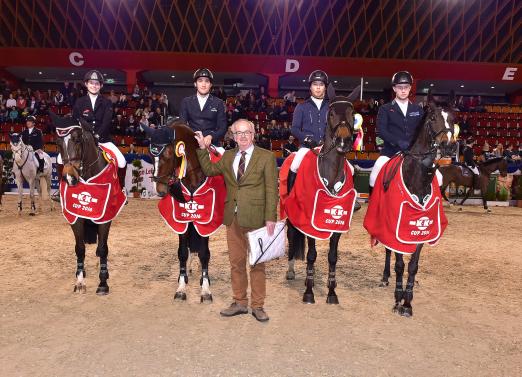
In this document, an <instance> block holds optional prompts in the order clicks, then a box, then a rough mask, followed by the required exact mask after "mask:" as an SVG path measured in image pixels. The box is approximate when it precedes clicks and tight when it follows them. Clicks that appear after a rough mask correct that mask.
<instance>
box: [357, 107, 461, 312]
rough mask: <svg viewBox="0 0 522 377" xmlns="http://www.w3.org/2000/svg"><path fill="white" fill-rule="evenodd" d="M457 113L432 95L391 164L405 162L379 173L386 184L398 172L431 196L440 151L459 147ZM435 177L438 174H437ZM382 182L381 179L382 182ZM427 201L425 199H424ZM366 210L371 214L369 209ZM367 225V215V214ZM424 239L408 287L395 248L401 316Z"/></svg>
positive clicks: (413, 189)
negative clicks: (406, 143) (409, 142)
mask: <svg viewBox="0 0 522 377" xmlns="http://www.w3.org/2000/svg"><path fill="white" fill-rule="evenodd" d="M453 120H454V115H453V111H452V108H451V107H449V106H444V105H441V106H438V105H437V104H436V103H435V102H434V101H433V99H432V98H431V97H429V102H428V107H427V111H426V112H425V114H424V117H423V120H422V122H421V126H419V128H418V130H417V134H416V135H415V137H414V141H413V143H412V145H411V146H410V148H409V150H407V151H404V152H400V153H399V154H397V155H396V156H394V157H393V158H392V159H391V160H390V162H389V163H388V164H390V163H391V162H393V161H394V159H397V158H401V157H402V158H403V162H402V165H399V164H395V166H393V165H392V164H390V165H389V166H390V168H388V167H387V165H385V166H384V167H383V169H382V170H381V172H380V173H379V176H381V175H382V176H383V179H382V182H384V186H385V187H386V186H387V185H388V184H389V183H390V181H391V180H392V179H393V177H394V176H395V175H396V174H400V175H401V176H402V178H403V182H404V186H405V187H406V189H407V190H408V191H409V193H410V194H412V195H415V196H416V197H417V198H421V199H420V200H424V199H422V198H429V197H431V195H432V194H434V193H432V191H431V190H432V187H433V188H437V186H433V185H432V182H433V181H434V177H435V171H436V169H437V165H436V164H435V159H436V157H437V154H438V152H440V154H441V155H442V156H451V155H453V154H454V153H455V151H456V140H455V137H454V135H455V128H454V124H453ZM435 180H436V178H435ZM382 182H381V183H382ZM376 199H377V198H375V199H374V198H373V197H370V204H369V205H370V206H371V205H372V200H376ZM426 200H428V199H426ZM424 204H426V203H424ZM369 212H370V208H369V209H368V212H367V214H366V217H368V213H369ZM365 227H366V218H365ZM423 245H424V243H418V244H417V246H416V248H415V251H414V252H413V253H411V259H410V261H409V263H408V279H407V283H406V289H404V288H403V274H404V268H405V263H404V258H403V254H402V253H401V252H397V251H395V252H394V253H395V273H396V286H395V305H394V307H393V311H394V312H395V313H398V314H399V315H401V316H405V317H411V316H412V315H413V309H412V306H411V302H412V300H413V287H414V284H415V276H416V274H417V272H418V267H419V259H420V253H421V250H422V247H423ZM385 249H386V258H385V266H384V272H383V277H382V281H381V284H380V285H381V286H387V285H388V279H389V277H390V259H391V253H392V250H391V249H390V248H388V247H386V248H385Z"/></svg>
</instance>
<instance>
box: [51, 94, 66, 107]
mask: <svg viewBox="0 0 522 377" xmlns="http://www.w3.org/2000/svg"><path fill="white" fill-rule="evenodd" d="M52 100H53V105H55V106H62V105H63V100H64V98H63V94H62V92H60V91H56V93H55V94H54V96H53V97H52Z"/></svg>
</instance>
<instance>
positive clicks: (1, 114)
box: [0, 105, 9, 123]
mask: <svg viewBox="0 0 522 377" xmlns="http://www.w3.org/2000/svg"><path fill="white" fill-rule="evenodd" d="M8 113H9V112H8V111H7V107H5V105H0V123H5V122H7V117H8V115H9V114H8Z"/></svg>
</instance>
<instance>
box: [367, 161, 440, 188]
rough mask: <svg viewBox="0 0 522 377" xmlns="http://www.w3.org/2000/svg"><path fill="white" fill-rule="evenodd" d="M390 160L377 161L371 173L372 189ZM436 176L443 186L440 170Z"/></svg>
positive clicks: (436, 171)
mask: <svg viewBox="0 0 522 377" xmlns="http://www.w3.org/2000/svg"><path fill="white" fill-rule="evenodd" d="M389 160H390V158H389V157H387V156H379V158H378V159H377V160H376V161H375V164H374V165H373V169H372V172H371V173H370V187H373V186H374V185H375V181H376V180H377V176H378V175H379V172H380V171H381V169H382V167H383V166H384V164H386V163H387V162H388V161H389ZM435 175H436V176H437V182H438V183H439V186H442V182H443V180H442V174H441V172H440V171H439V169H437V170H435Z"/></svg>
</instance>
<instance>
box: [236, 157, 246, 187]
mask: <svg viewBox="0 0 522 377" xmlns="http://www.w3.org/2000/svg"><path fill="white" fill-rule="evenodd" d="M245 156H246V152H245V151H242V152H241V158H240V159H239V166H238V167H237V181H238V182H239V180H240V179H241V177H242V176H243V174H245V163H246V157H245Z"/></svg>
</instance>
